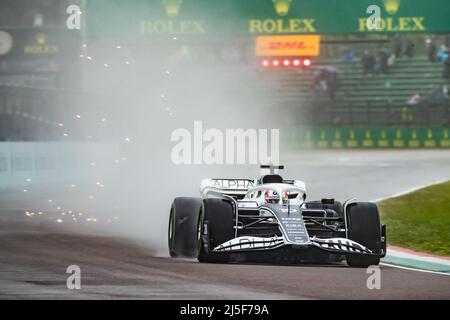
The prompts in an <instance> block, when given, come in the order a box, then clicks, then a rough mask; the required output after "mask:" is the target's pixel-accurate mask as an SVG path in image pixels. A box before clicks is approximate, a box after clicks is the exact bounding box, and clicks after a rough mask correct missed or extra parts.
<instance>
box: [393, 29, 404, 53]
mask: <svg viewBox="0 0 450 320" xmlns="http://www.w3.org/2000/svg"><path fill="white" fill-rule="evenodd" d="M402 53H403V38H402V36H401V35H400V34H398V33H396V34H395V36H394V54H395V57H396V58H400V57H401V56H402Z"/></svg>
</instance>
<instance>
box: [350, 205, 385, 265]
mask: <svg viewBox="0 0 450 320" xmlns="http://www.w3.org/2000/svg"><path fill="white" fill-rule="evenodd" d="M345 214H346V215H347V228H348V238H349V239H351V240H353V241H356V242H358V243H360V244H362V245H363V246H365V247H367V248H368V249H370V250H372V252H373V253H381V226H380V215H379V213H378V208H377V205H376V204H375V203H371V202H357V203H352V204H350V205H349V206H348V207H347V212H345ZM346 260H347V264H348V265H349V266H351V267H356V268H367V267H368V266H371V265H378V264H379V263H380V258H379V257H374V256H370V255H363V254H347V255H346Z"/></svg>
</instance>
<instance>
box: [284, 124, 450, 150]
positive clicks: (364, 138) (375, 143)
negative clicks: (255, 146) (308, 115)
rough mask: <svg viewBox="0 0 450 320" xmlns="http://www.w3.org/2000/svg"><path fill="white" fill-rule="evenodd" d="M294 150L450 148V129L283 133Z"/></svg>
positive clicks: (301, 130) (307, 129) (332, 129)
mask: <svg viewBox="0 0 450 320" xmlns="http://www.w3.org/2000/svg"><path fill="white" fill-rule="evenodd" d="M281 134H282V138H283V139H284V141H286V142H287V144H288V146H290V147H292V148H302V149H303V148H307V149H309V148H312V149H352V148H392V149H402V148H409V149H420V148H421V149H432V148H450V129H449V128H319V127H313V128H304V127H301V128H292V129H289V130H286V131H284V134H283V132H281Z"/></svg>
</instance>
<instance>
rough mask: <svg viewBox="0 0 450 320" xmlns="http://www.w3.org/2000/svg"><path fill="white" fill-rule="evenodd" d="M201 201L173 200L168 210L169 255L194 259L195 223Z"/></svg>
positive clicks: (185, 198) (180, 198)
mask: <svg viewBox="0 0 450 320" xmlns="http://www.w3.org/2000/svg"><path fill="white" fill-rule="evenodd" d="M201 201H202V199H200V198H187V197H179V198H175V199H174V200H173V202H172V207H171V208H170V218H169V232H168V234H169V237H168V242H169V254H170V256H171V257H188V258H194V257H196V255H197V222H198V214H199V210H200V205H201Z"/></svg>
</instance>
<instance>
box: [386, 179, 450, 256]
mask: <svg viewBox="0 0 450 320" xmlns="http://www.w3.org/2000/svg"><path fill="white" fill-rule="evenodd" d="M378 207H379V209H380V213H381V222H382V223H383V224H386V225H387V240H388V244H392V245H398V246H401V247H404V248H410V249H414V250H417V251H423V252H429V253H434V254H439V255H445V256H450V181H447V182H445V183H441V184H437V185H433V186H430V187H426V188H423V189H420V190H417V191H415V192H412V193H409V194H406V195H404V196H400V197H397V198H392V199H388V200H385V201H382V202H380V203H378Z"/></svg>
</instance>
